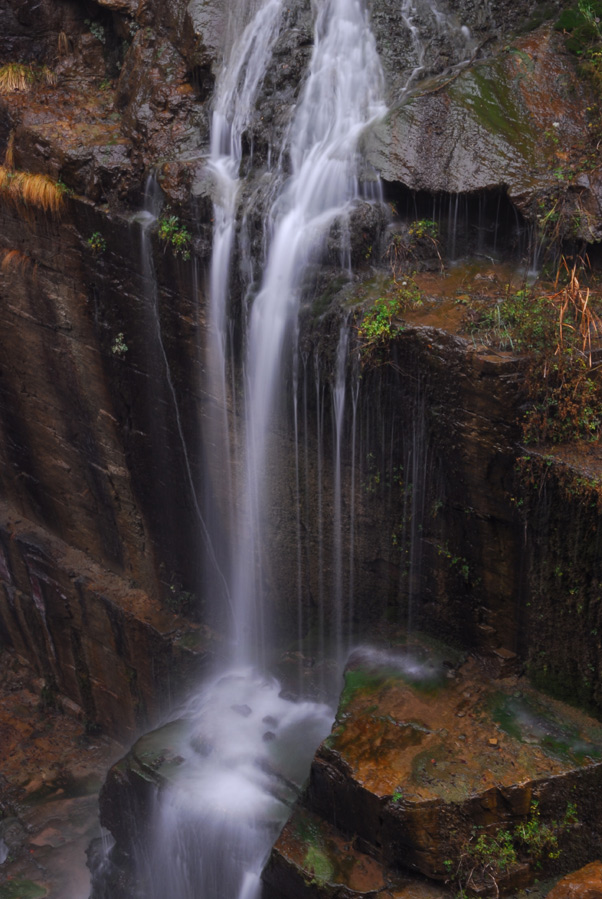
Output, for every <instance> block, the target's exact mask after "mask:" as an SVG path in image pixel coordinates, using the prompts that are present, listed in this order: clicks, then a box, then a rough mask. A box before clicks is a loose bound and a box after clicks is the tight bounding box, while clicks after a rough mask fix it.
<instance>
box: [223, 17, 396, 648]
mask: <svg viewBox="0 0 602 899" xmlns="http://www.w3.org/2000/svg"><path fill="white" fill-rule="evenodd" d="M382 89H383V87H382V73H381V68H380V63H379V60H378V56H377V53H376V49H375V43H374V38H373V36H372V33H371V31H370V28H369V26H368V22H367V18H366V14H365V12H364V10H363V8H362V6H361V3H360V2H359V0H326V2H324V3H322V4H321V6H320V7H319V10H318V16H317V21H316V28H315V44H314V51H313V55H312V60H311V63H310V70H309V77H308V80H307V82H306V84H305V87H304V89H303V92H302V95H301V98H300V101H299V104H298V107H297V111H296V115H295V118H294V121H293V124H292V127H291V132H290V138H289V147H288V151H289V156H290V164H291V168H292V174H291V176H290V178H289V179H288V180H287V182H286V183H285V184H284V187H283V189H282V191H281V193H280V195H279V196H278V197H277V199H276V201H275V203H274V206H273V208H272V211H271V214H270V221H271V242H270V248H269V253H268V259H267V265H266V269H265V273H264V278H263V283H262V286H261V290H260V291H259V293H258V295H257V296H256V298H255V300H254V303H253V307H252V310H251V317H250V323H249V333H248V342H247V353H246V361H245V386H246V392H245V427H246V441H245V443H246V468H245V484H244V489H243V496H244V503H243V507H242V510H241V516H240V520H239V529H238V533H237V545H238V562H237V566H236V570H235V576H234V588H233V598H234V606H235V609H236V621H237V644H238V646H239V647H240V650H241V652H243V653H250V654H251V655H255V657H256V658H257V654H258V652H260V651H261V647H262V645H263V644H264V641H265V639H266V630H265V622H264V620H263V614H262V611H263V610H262V602H261V600H262V588H261V583H262V570H261V552H262V542H263V528H262V520H261V519H262V513H263V509H262V504H261V500H262V498H263V496H264V495H265V488H266V483H265V479H266V476H267V468H266V463H267V458H268V456H267V452H268V443H267V435H268V433H269V428H270V426H271V424H272V417H273V413H274V410H275V408H276V405H277V402H276V401H277V385H279V384H281V383H282V377H281V365H282V356H283V350H284V346H285V343H286V341H287V338H288V339H289V341H290V342H291V343H292V337H293V336H294V329H293V322H294V320H295V318H296V314H297V310H298V307H299V300H300V294H301V290H302V284H303V277H304V275H305V274H306V271H307V268H308V267H309V266H310V264H311V262H312V261H313V259H314V258H315V257H316V254H318V253H319V250H320V249H321V246H322V242H323V241H324V239H325V236H326V234H327V233H328V230H329V228H330V227H331V225H332V224H333V223H334V222H335V220H337V219H341V218H342V217H344V215H345V213H346V212H347V210H348V208H349V206H350V204H351V203H352V202H353V201H354V200H356V199H358V198H359V197H360V196H361V187H360V184H359V181H358V175H357V158H356V157H357V144H358V140H359V137H360V135H361V133H362V132H363V130H364V129H365V128H366V126H367V125H368V124H369V122H371V121H372V120H374V119H375V118H376V117H377V116H379V115H382V114H384V112H385V107H384V105H383V103H382V100H381V97H382Z"/></svg>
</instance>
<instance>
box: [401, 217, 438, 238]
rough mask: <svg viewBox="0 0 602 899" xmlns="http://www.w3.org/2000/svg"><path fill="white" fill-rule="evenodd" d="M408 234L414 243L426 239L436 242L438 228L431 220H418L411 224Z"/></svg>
mask: <svg viewBox="0 0 602 899" xmlns="http://www.w3.org/2000/svg"><path fill="white" fill-rule="evenodd" d="M408 233H409V235H410V237H411V239H412V240H414V241H416V240H424V239H425V238H427V237H428V238H430V239H431V240H437V238H438V237H439V226H438V224H437V222H434V221H433V220H432V219H419V220H418V221H416V222H412V224H411V225H410V227H409V229H408Z"/></svg>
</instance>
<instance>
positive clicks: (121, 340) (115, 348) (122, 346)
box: [111, 331, 128, 356]
mask: <svg viewBox="0 0 602 899" xmlns="http://www.w3.org/2000/svg"><path fill="white" fill-rule="evenodd" d="M127 351H128V345H127V343H126V342H125V337H124V335H123V331H120V332H119V334H118V335H117V337H116V338H115V340H114V341H113V343H112V345H111V352H112V353H113V355H114V356H125V354H126V353H127Z"/></svg>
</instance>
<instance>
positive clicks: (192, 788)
mask: <svg viewBox="0 0 602 899" xmlns="http://www.w3.org/2000/svg"><path fill="white" fill-rule="evenodd" d="M281 7H282V3H281V0H267V2H266V3H264V5H263V6H262V7H261V8H260V9H259V11H258V12H257V13H256V15H255V17H254V19H253V20H252V21H251V22H250V24H249V25H248V26H247V28H246V29H245V31H244V32H243V34H242V36H241V38H240V40H239V41H238V42H236V43H235V44H234V47H233V51H232V54H231V62H230V63H229V65H228V66H226V67H225V69H224V73H223V77H222V81H221V84H220V87H219V88H218V93H217V97H218V100H217V104H216V109H215V114H214V119H213V135H212V150H211V159H210V163H209V165H210V169H211V171H212V173H213V177H214V181H215V184H216V202H215V228H214V249H213V258H212V266H211V278H210V292H211V308H210V325H209V336H208V346H207V347H206V353H207V360H208V369H209V377H210V379H211V380H210V392H211V393H212V394H213V397H214V401H215V406H216V408H217V410H218V414H216V415H214V416H213V421H212V425H211V427H212V429H213V433H212V434H211V436H210V442H211V441H212V442H213V444H214V446H215V449H216V453H217V454H218V456H219V459H218V460H214V462H213V464H214V466H215V462H216V461H218V462H221V464H222V466H225V467H226V469H227V477H228V482H229V483H228V489H227V492H228V497H229V500H230V503H231V511H230V512H229V513H228V517H229V519H230V521H229V525H230V527H229V528H227V531H228V533H229V534H230V537H231V540H232V548H231V550H230V552H229V553H228V552H226V553H224V554H223V555H224V556H225V557H226V558H229V559H230V560H231V563H232V564H231V569H230V570H229V571H228V572H225V578H226V580H227V583H228V594H229V596H230V597H231V599H232V611H233V615H232V625H231V627H232V631H231V635H230V636H231V639H230V641H229V644H228V645H229V646H230V652H229V655H230V659H229V662H230V668H229V669H226V670H221V671H218V672H217V673H216V674H215V676H214V678H213V679H212V680H211V681H209V682H208V683H206V684H205V686H204V687H203V688H202V689H201V690H200V691H199V693H198V695H197V696H196V697H195V698H194V700H193V701H192V702H191V703H189V705H188V706H187V707H186V708H184V709H183V710H181V713H182V738H181V741H180V743H179V746H178V753H179V756H180V757H181V758H182V759H185V764H183V765H181V766H180V768H179V771H180V774H179V775H178V778H177V779H176V780H175V781H174V783H173V785H172V786H171V787H170V788H169V789H168V790H165V791H164V792H163V793H162V794H161V796H160V800H159V805H158V808H157V812H156V816H155V821H154V825H153V832H154V838H153V840H152V841H151V844H150V847H149V845H148V844H147V845H146V846H145V847H143V848H142V849H141V852H140V858H139V872H140V881H141V883H143V884H144V890H145V896H147V895H148V896H149V897H153V899H164V897H165V896H166V895H167V894H169V895H171V896H173V897H174V899H193V897H194V899H199V897H202V899H252V897H254V896H256V895H257V892H258V890H259V875H260V872H261V869H262V866H263V864H264V862H265V859H266V856H267V853H268V852H269V849H270V846H271V845H272V843H273V841H274V838H275V836H276V835H277V832H278V829H279V828H280V827H281V826H282V823H283V822H284V820H285V819H286V817H287V816H288V813H289V808H290V804H291V803H292V801H293V800H294V798H295V796H296V793H297V792H298V790H299V788H300V786H301V783H302V781H303V778H304V776H305V774H306V772H307V769H308V766H309V761H310V759H311V756H312V754H313V751H314V750H315V746H316V745H317V744H318V742H319V741H320V739H322V738H323V737H324V736H325V735H326V733H327V732H328V729H329V727H330V724H331V720H332V710H331V709H330V708H329V707H328V706H326V705H323V704H318V703H315V702H291V701H289V700H287V699H285V698H283V697H282V696H281V689H280V685H279V684H278V682H277V681H275V680H274V679H273V678H271V677H268V676H265V675H264V674H262V673H259V672H260V671H262V670H265V657H266V647H267V646H268V645H269V639H270V637H269V634H268V628H267V626H266V621H265V617H266V616H265V614H264V604H263V595H262V577H263V573H262V556H263V554H264V553H265V552H266V541H267V537H266V532H265V529H264V521H263V519H264V515H265V505H264V497H265V493H266V479H267V475H268V466H269V464H270V437H269V435H270V431H271V429H272V428H273V426H274V423H275V419H276V412H277V410H278V408H279V399H280V389H281V385H283V384H284V382H285V380H286V379H285V376H284V371H285V369H286V363H285V361H284V359H285V348H286V346H287V343H288V344H290V347H291V350H292V353H291V356H293V357H294V354H295V351H296V338H295V334H296V329H295V319H296V315H297V310H298V307H299V302H300V297H301V293H302V289H303V279H304V275H305V272H306V270H307V268H308V267H309V266H310V265H311V264H312V263H313V261H314V260H316V259H317V258H318V257H319V254H320V250H321V247H322V244H323V243H324V241H325V238H326V236H327V235H328V233H329V230H330V228H331V226H332V225H333V224H334V223H335V222H336V221H338V222H339V223H341V222H344V221H345V219H346V217H347V215H348V212H349V210H350V208H351V205H352V204H353V202H354V201H355V200H357V199H359V198H360V197H362V194H363V191H362V187H361V184H360V183H359V178H358V174H357V159H356V157H357V145H358V140H359V138H360V135H361V134H362V132H363V130H364V129H365V128H366V126H367V125H368V124H369V123H370V122H371V121H372V120H373V119H375V118H376V117H377V116H379V115H381V114H382V113H384V111H385V108H384V106H383V104H382V101H381V93H382V75H381V70H380V64H379V61H378V57H377V54H376V50H375V43H374V39H373V37H372V34H371V32H370V29H369V26H368V22H367V17H366V14H365V11H364V10H363V8H362V5H361V2H360V0H323V2H321V3H320V4H318V13H317V20H316V27H315V44H314V50H313V55H312V60H311V63H310V70H309V75H308V78H307V82H306V84H305V86H304V88H303V90H302V93H301V97H300V100H299V103H298V105H297V108H296V111H295V115H294V118H293V121H292V124H291V127H290V129H289V133H288V138H287V145H286V147H285V148H284V149H283V150H282V152H281V153H280V159H281V160H283V161H284V160H288V161H290V171H291V173H290V176H289V177H288V178H287V179H286V180H285V178H284V168H282V169H280V170H279V171H277V172H275V173H273V174H274V184H275V185H276V193H277V198H276V200H275V202H274V203H273V206H272V209H271V212H270V215H269V229H268V231H267V233H266V239H267V245H268V247H269V249H268V252H267V264H266V267H265V272H264V275H263V281H262V284H261V288H260V290H259V292H258V294H257V296H256V297H255V299H254V301H253V303H252V307H251V310H250V316H249V325H248V333H247V335H246V352H245V358H244V364H243V399H242V402H243V408H244V416H243V424H242V429H241V430H242V433H238V434H235V438H234V441H231V439H230V435H231V434H232V433H235V432H236V422H234V421H232V420H231V419H232V418H233V416H230V418H229V417H228V414H227V409H228V399H229V397H228V393H229V387H228V378H227V364H228V359H227V347H228V341H227V333H228V327H227V305H228V293H229V279H230V263H231V259H232V256H233V247H234V240H235V230H236V218H237V193H238V177H239V168H240V165H241V159H242V149H241V147H242V135H243V131H244V129H245V127H246V124H247V121H248V116H249V114H250V111H251V107H252V105H253V104H254V102H255V97H256V94H257V91H258V88H259V87H260V85H261V81H262V79H263V77H264V75H265V72H266V70H267V67H268V65H269V62H270V56H271V53H272V49H273V47H274V44H275V41H276V40H277V37H278V31H279V27H280V15H281ZM280 184H283V186H282V189H281V190H280V191H279V192H278V190H277V185H280ZM143 233H144V229H143ZM343 356H344V346H343V347H342V348H341V360H340V368H341V372H340V374H339V388H340V389H342V390H343V393H344V376H345V375H344V371H345V370H344V358H343ZM342 411H343V407H342V404H341V409H340V415H339V418H338V424H337V429H338V433H339V436H340V434H341V433H342ZM232 442H234V443H235V445H236V447H237V448H238V451H239V452H240V453H241V456H242V462H243V465H242V472H241V474H240V475H238V476H237V474H236V472H235V471H233V470H232V469H235V467H236V466H235V465H233V462H234V458H233V457H234V456H235V453H234V452H233V451H232V449H231V443H232ZM209 465H210V466H211V462H209ZM214 470H215V469H214ZM339 486H340V485H339ZM297 489H299V487H298V485H297ZM339 494H340V490H339ZM234 495H236V496H237V497H238V498H239V502H238V504H237V505H236V504H234V503H232V499H233V497H234ZM339 508H340V496H339ZM232 521H235V524H234V526H233V527H232ZM337 559H338V561H337V563H336V565H337V570H338V571H339V575H340V579H342V568H343V559H342V547H339V550H338V556H337ZM298 564H299V562H298ZM341 589H342V588H341ZM339 592H340V591H339ZM338 617H339V618H340V615H339V616H338ZM337 624H338V625H339V627H340V621H338V622H337Z"/></svg>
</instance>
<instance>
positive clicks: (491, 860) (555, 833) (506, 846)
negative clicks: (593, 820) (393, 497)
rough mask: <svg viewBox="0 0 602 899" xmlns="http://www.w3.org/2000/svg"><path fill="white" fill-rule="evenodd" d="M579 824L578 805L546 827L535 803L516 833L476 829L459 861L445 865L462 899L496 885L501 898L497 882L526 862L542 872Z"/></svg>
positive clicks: (569, 806) (570, 807)
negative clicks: (570, 832)
mask: <svg viewBox="0 0 602 899" xmlns="http://www.w3.org/2000/svg"><path fill="white" fill-rule="evenodd" d="M576 824H577V808H576V806H575V805H574V803H571V802H569V803H568V804H567V807H566V811H565V814H564V816H563V818H562V820H560V821H551V822H550V823H549V824H544V823H542V821H541V816H540V811H539V804H538V803H537V802H535V801H534V802H532V803H531V807H530V810H529V816H528V818H527V819H526V820H525V821H522V822H521V823H520V824H517V825H516V826H515V827H514V828H513V829H512V830H510V829H508V828H499V829H498V830H497V831H493V832H492V831H484V830H483V829H482V828H480V827H475V828H474V829H473V832H472V836H471V837H470V839H469V840H468V841H467V843H466V845H465V846H464V848H463V850H462V852H461V853H460V856H459V858H458V859H457V860H454V859H447V860H446V861H445V862H444V865H445V868H446V870H447V872H448V874H449V881H450V882H451V883H453V884H454V886H455V887H456V889H457V891H458V893H457V894H458V895H459V896H460V897H465V896H467V895H473V894H474V892H477V891H479V889H480V887H482V886H483V885H486V884H488V885H493V886H494V887H495V890H496V893H497V894H498V895H499V893H498V887H497V882H498V880H499V878H500V876H501V875H504V874H506V873H507V872H508V871H510V870H512V868H514V867H516V866H517V865H518V864H520V863H522V862H525V861H526V862H529V863H530V864H531V865H532V866H533V867H534V868H535V869H536V870H540V869H541V868H542V866H543V863H544V862H545V860H546V859H552V860H553V859H556V858H558V857H559V855H560V852H561V850H560V846H559V837H560V836H561V835H562V834H564V833H566V832H567V831H568V830H569V828H571V827H573V826H574V825H576Z"/></svg>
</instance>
